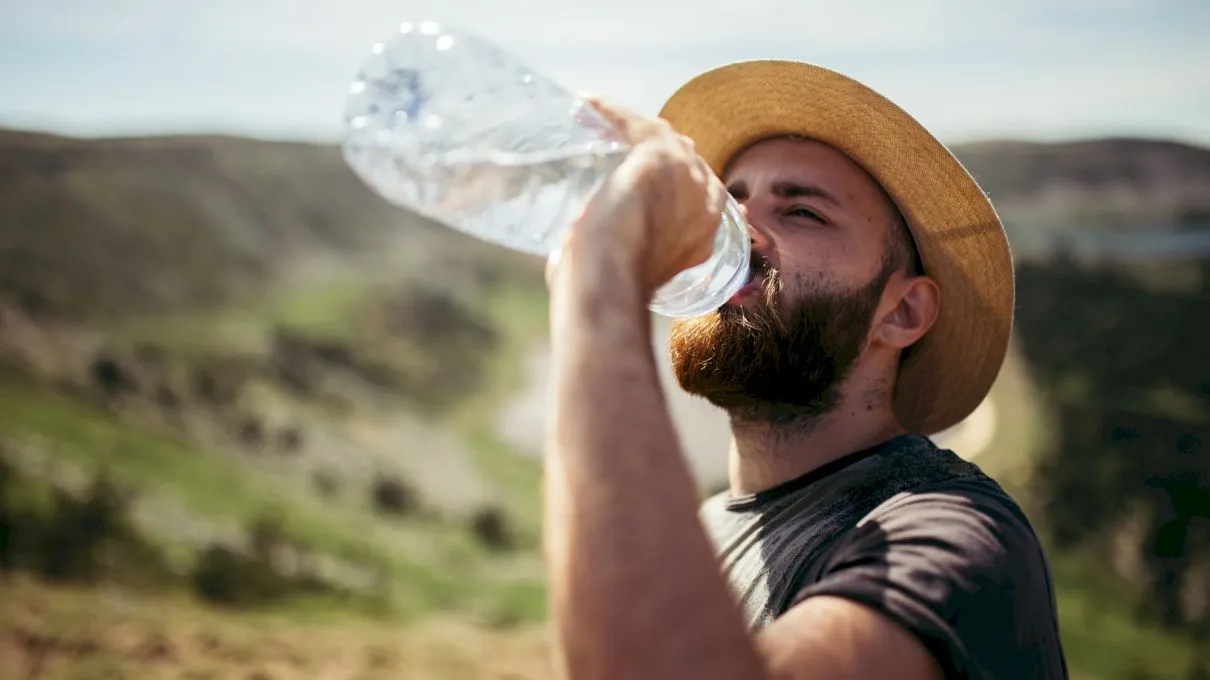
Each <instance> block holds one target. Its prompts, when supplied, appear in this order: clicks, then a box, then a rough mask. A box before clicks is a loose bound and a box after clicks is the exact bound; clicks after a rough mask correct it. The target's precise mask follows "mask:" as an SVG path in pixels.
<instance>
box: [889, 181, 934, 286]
mask: <svg viewBox="0 0 1210 680" xmlns="http://www.w3.org/2000/svg"><path fill="white" fill-rule="evenodd" d="M878 188H879V190H880V191H882V196H883V198H884V199H886V204H887V210H888V211H889V212H890V213H891V221H890V223H889V224H888V225H887V234H886V241H885V242H884V247H885V251H884V252H883V262H884V263H885V264H886V265H887V267H888V268H889V269H890V271H897V270H899V269H903V270H905V271H906V272H907V274H908V276H920V275H922V274H924V265H923V263H921V261H920V251H918V250H917V249H916V239H915V238H913V237H912V230H911V229H909V228H908V224H907V220H906V219H904V217H903V213H902V212H900V210H899V206H897V205H895V201H894V200H893V199H892V198H891V197H890V195H888V194H887V193H886V190H885V189H883V188H882V187H881V185H880V186H879V187H878Z"/></svg>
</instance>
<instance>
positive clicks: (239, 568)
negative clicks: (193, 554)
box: [190, 545, 289, 605]
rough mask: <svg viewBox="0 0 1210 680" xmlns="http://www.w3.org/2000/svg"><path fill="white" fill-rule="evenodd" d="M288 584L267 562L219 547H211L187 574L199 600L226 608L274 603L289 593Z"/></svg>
mask: <svg viewBox="0 0 1210 680" xmlns="http://www.w3.org/2000/svg"><path fill="white" fill-rule="evenodd" d="M287 581H288V579H284V578H283V577H281V576H280V575H279V574H278V573H277V572H275V571H274V570H273V568H272V566H271V565H270V564H269V561H268V560H266V559H263V558H260V557H250V556H247V555H241V554H240V553H238V552H236V551H235V550H234V549H232V548H229V547H227V546H222V545H211V546H210V547H209V548H207V549H206V550H205V551H203V552H202V554H201V556H200V557H198V560H197V563H196V564H195V565H194V568H193V572H192V573H191V574H190V583H191V585H192V586H193V590H194V592H195V593H197V595H198V596H199V597H201V598H202V599H203V600H206V601H207V602H213V603H216V604H225V605H248V604H260V603H264V602H268V601H270V600H273V599H276V598H278V597H281V596H283V595H285V594H286V593H287V592H288V591H289V588H288V586H287Z"/></svg>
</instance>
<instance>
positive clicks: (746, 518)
mask: <svg viewBox="0 0 1210 680" xmlns="http://www.w3.org/2000/svg"><path fill="white" fill-rule="evenodd" d="M701 516H702V520H703V522H704V523H705V525H706V529H707V531H708V533H709V534H710V536H711V539H712V540H713V541H714V543H715V546H716V548H717V550H718V553H719V555H720V558H721V560H722V566H723V569H724V571H725V573H726V574H727V576H728V578H729V580H730V582H731V585H732V587H733V589H734V590H735V592H736V594H737V596H738V597H739V598H740V602H741V603H742V605H743V607H744V611H745V614H746V616H747V621H748V625H749V627H750V628H752V629H754V630H755V629H759V628H762V627H764V626H766V625H768V624H769V623H770V622H771V621H773V619H775V618H777V617H778V616H780V615H781V614H782V613H783V612H785V611H786V609H788V608H789V607H791V606H793V605H794V604H796V603H798V602H800V601H802V600H803V599H805V598H808V597H811V596H814V595H834V596H839V597H845V598H849V599H851V600H855V601H857V602H860V603H862V604H865V605H868V606H870V607H873V608H875V609H877V610H879V611H881V612H882V613H883V614H885V615H887V616H889V617H890V618H891V619H892V620H894V621H896V622H898V623H899V624H900V625H902V626H904V627H905V628H906V629H907V630H909V631H911V632H912V633H913V634H915V635H916V636H917V637H918V638H919V639H920V640H922V641H923V642H924V644H925V645H926V646H927V647H928V648H929V650H931V651H932V653H933V655H934V656H935V657H936V659H937V661H938V662H939V663H940V665H941V668H942V669H943V670H944V672H945V676H946V677H947V678H977V679H980V680H983V679H991V678H996V679H1001V678H1002V679H1006V680H1007V679H1017V678H1037V679H1051V678H1066V677H1067V666H1066V662H1065V660H1064V656H1063V650H1062V646H1061V644H1060V641H1059V631H1058V623H1057V619H1056V609H1055V598H1054V590H1053V584H1052V581H1051V576H1050V569H1049V566H1048V565H1047V562H1046V558H1045V556H1044V555H1043V552H1042V548H1041V546H1040V544H1039V542H1038V539H1037V537H1036V535H1035V534H1034V532H1033V529H1032V528H1031V527H1030V524H1029V521H1028V520H1027V519H1026V517H1025V515H1024V513H1023V512H1022V511H1021V509H1020V508H1019V507H1018V506H1017V504H1016V503H1015V502H1013V500H1012V499H1011V498H1009V497H1008V495H1007V494H1006V493H1005V492H1004V490H1003V489H1001V488H1000V486H999V485H998V484H996V482H994V481H993V480H992V479H990V478H989V477H987V476H986V475H984V474H983V473H982V472H981V471H980V470H979V468H978V467H977V466H975V465H974V464H972V463H969V462H967V461H964V460H962V459H961V458H959V457H958V456H956V455H955V454H954V453H953V452H951V451H946V450H942V449H939V448H937V447H936V446H934V445H933V443H932V442H931V441H930V440H928V439H927V438H925V437H919V436H915V435H904V436H901V437H897V438H895V439H892V440H890V441H888V442H886V443H884V444H881V445H879V446H877V447H874V448H872V449H869V450H867V451H862V452H859V453H855V454H852V455H849V456H846V457H845V458H842V459H840V460H837V461H834V462H833V463H831V464H828V465H825V466H823V467H821V468H819V469H817V470H814V471H812V472H811V473H809V474H807V475H804V476H803V477H800V478H798V479H794V480H791V481H789V482H786V483H784V484H781V485H779V486H776V487H774V488H772V489H768V490H765V491H762V492H760V493H757V494H752V495H749V496H743V497H731V496H730V495H729V494H728V492H723V493H721V494H719V495H717V496H714V497H713V498H711V499H709V500H708V501H706V503H705V504H704V505H703V506H702V510H701Z"/></svg>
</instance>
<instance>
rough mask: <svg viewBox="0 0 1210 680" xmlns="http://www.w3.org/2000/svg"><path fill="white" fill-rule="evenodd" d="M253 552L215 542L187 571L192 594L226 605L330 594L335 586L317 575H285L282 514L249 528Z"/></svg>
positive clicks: (259, 520)
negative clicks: (304, 595) (189, 570)
mask: <svg viewBox="0 0 1210 680" xmlns="http://www.w3.org/2000/svg"><path fill="white" fill-rule="evenodd" d="M248 539H249V543H250V544H251V550H250V551H249V552H248V553H242V552H239V551H238V550H236V549H234V548H231V547H229V546H225V545H221V544H211V545H210V546H209V547H208V548H206V550H204V551H202V553H201V555H199V556H198V559H197V562H196V563H195V564H194V567H193V570H192V572H191V573H190V575H189V580H190V585H191V587H192V588H193V591H194V593H196V594H197V595H198V597H200V598H201V599H203V600H205V601H207V602H211V603H214V604H220V605H227V606H256V605H264V604H269V603H271V602H274V601H277V600H281V599H283V598H286V597H289V596H291V595H301V594H309V593H310V594H314V593H325V592H331V591H332V590H333V588H332V587H331V586H330V585H329V584H327V583H324V582H323V581H321V580H320V579H318V578H316V577H315V576H314V575H312V574H309V573H306V571H305V570H304V571H300V572H299V573H297V574H290V573H287V572H286V570H285V569H284V568H283V566H282V564H281V563H282V557H283V554H284V553H285V552H287V551H290V550H293V549H296V546H293V545H291V543H290V540H289V537H288V536H287V535H286V532H285V528H284V526H283V525H282V523H281V521H280V519H279V518H277V517H276V516H273V515H266V516H262V517H259V518H257V519H256V520H254V521H253V522H252V523H251V525H250V526H249V527H248Z"/></svg>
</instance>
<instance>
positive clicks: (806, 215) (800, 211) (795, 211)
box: [786, 208, 824, 222]
mask: <svg viewBox="0 0 1210 680" xmlns="http://www.w3.org/2000/svg"><path fill="white" fill-rule="evenodd" d="M786 214H787V215H789V216H790V217H801V218H803V219H808V220H815V221H816V222H823V221H824V220H823V218H822V217H820V216H819V213H817V212H815V211H814V210H811V209H809V208H791V209H790V210H789V211H788V212H787V213H786Z"/></svg>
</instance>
